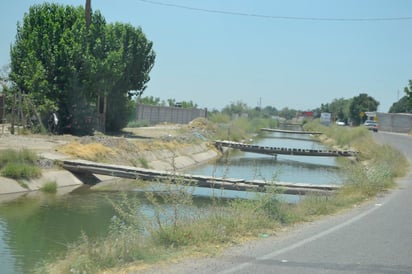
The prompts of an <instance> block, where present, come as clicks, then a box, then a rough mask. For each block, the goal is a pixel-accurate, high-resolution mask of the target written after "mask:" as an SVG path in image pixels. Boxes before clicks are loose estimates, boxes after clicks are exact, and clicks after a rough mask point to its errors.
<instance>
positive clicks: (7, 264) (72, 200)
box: [0, 132, 341, 274]
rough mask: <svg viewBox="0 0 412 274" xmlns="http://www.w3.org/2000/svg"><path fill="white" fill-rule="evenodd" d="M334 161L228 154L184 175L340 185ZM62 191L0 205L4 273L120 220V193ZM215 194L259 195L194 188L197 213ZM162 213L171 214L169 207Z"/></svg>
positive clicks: (266, 142) (295, 142) (287, 138)
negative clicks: (117, 217) (114, 219)
mask: <svg viewBox="0 0 412 274" xmlns="http://www.w3.org/2000/svg"><path fill="white" fill-rule="evenodd" d="M256 144H257V145H260V146H276V147H294V148H299V147H300V148H311V149H324V147H323V146H322V145H321V144H319V143H317V142H315V141H313V140H312V139H311V138H310V137H309V136H302V135H298V134H292V135H291V134H289V133H288V134H287V133H280V132H276V133H267V136H266V138H264V139H261V140H259V141H257V142H256ZM335 160H336V157H309V156H296V155H294V156H291V155H278V156H277V157H274V156H270V155H262V154H256V153H250V152H239V151H238V150H230V151H229V153H228V154H227V155H226V156H225V157H223V158H222V159H220V160H219V161H216V162H213V163H210V164H208V165H205V166H200V167H196V168H194V169H190V170H185V171H184V173H185V174H193V175H202V176H211V175H213V176H214V177H223V178H242V179H244V180H245V181H254V180H263V181H270V180H273V181H276V182H291V183H295V184H299V183H300V184H315V185H322V184H323V185H335V184H340V182H341V176H340V175H339V170H338V169H337V164H336V162H335ZM119 180H120V179H119ZM121 183H122V182H119V184H121ZM135 190H136V191H135V192H130V193H129V194H128V195H130V196H131V197H137V198H138V199H139V202H140V204H141V206H142V209H143V210H144V212H145V214H146V215H148V216H151V215H153V207H152V206H151V204H150V203H149V202H148V201H147V200H146V198H145V195H144V191H147V190H146V189H140V188H138V187H136V189H135ZM59 191H62V192H64V191H66V192H67V194H66V195H63V196H59V195H58V196H55V195H45V194H41V193H38V194H34V193H32V194H30V195H27V196H24V197H21V198H19V199H17V200H12V201H9V202H3V203H0V273H10V274H14V273H30V272H32V271H33V268H34V267H35V266H36V265H37V264H38V263H40V262H42V261H43V260H47V259H50V258H51V259H53V258H56V257H58V256H59V255H61V254H63V252H64V251H65V250H66V247H67V245H68V244H70V243H73V242H74V241H76V240H78V239H79V237H80V235H81V234H82V233H85V234H86V235H88V236H89V237H92V238H93V237H97V236H99V235H105V234H106V233H107V232H108V230H109V224H110V220H111V218H112V217H113V216H114V215H115V214H116V213H115V211H114V209H113V206H112V205H111V202H110V200H112V201H121V200H122V196H121V194H120V193H118V192H96V191H91V190H90V188H89V187H88V186H85V187H83V188H79V189H76V190H72V189H60V190H59ZM153 191H162V189H161V186H160V184H158V185H156V184H154V185H153ZM213 194H214V195H219V197H224V198H226V197H227V198H235V197H241V198H249V197H250V198H253V195H256V193H254V192H249V191H235V190H220V189H219V190H218V189H210V188H199V187H194V189H193V195H194V205H193V207H194V209H195V210H202V211H205V210H208V208H209V207H210V206H211V202H210V198H209V197H210V196H211V195H213ZM248 195H249V196H248ZM288 197H295V198H294V199H297V201H298V200H299V199H303V198H301V197H302V196H296V195H291V196H289V195H288ZM164 207H165V208H166V209H170V208H169V207H168V205H167V204H165V205H164Z"/></svg>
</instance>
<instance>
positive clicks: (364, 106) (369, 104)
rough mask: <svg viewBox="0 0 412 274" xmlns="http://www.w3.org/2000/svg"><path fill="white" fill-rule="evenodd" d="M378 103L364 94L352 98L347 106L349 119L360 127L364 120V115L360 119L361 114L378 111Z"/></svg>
mask: <svg viewBox="0 0 412 274" xmlns="http://www.w3.org/2000/svg"><path fill="white" fill-rule="evenodd" d="M378 106H379V102H378V101H376V100H375V99H374V98H373V97H371V96H368V95H367V94H366V93H361V94H359V95H358V96H355V97H353V99H352V102H351V104H350V106H349V115H350V119H351V120H352V121H353V122H354V124H355V125H360V124H362V122H363V121H364V120H365V119H366V115H365V116H364V117H363V118H362V117H361V116H360V113H361V112H367V111H376V110H377V109H378Z"/></svg>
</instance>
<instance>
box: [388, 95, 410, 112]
mask: <svg viewBox="0 0 412 274" xmlns="http://www.w3.org/2000/svg"><path fill="white" fill-rule="evenodd" d="M389 113H412V100H411V99H410V97H408V96H407V95H405V96H403V97H402V98H401V99H399V101H398V102H395V103H393V104H392V106H391V107H390V108H389Z"/></svg>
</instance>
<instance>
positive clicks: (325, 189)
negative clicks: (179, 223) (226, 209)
mask: <svg viewBox="0 0 412 274" xmlns="http://www.w3.org/2000/svg"><path fill="white" fill-rule="evenodd" d="M61 164H62V167H63V168H65V169H67V170H69V171H72V172H77V173H93V174H102V175H109V176H115V177H121V178H127V179H138V178H139V179H142V180H148V181H169V182H172V183H178V182H181V183H185V184H189V185H195V186H198V187H207V188H216V189H227V190H239V191H262V192H263V191H266V188H267V187H276V188H278V189H279V190H280V191H281V192H282V193H285V194H299V195H305V194H308V193H323V194H326V195H328V194H330V193H331V191H333V190H336V189H338V188H339V186H337V185H311V184H302V183H285V182H266V181H263V180H250V181H247V180H244V179H236V178H223V177H213V176H204V175H192V174H183V173H175V172H168V171H156V170H151V169H145V168H137V167H130V166H119V165H111V164H103V163H96V162H90V161H85V160H64V161H62V163H61Z"/></svg>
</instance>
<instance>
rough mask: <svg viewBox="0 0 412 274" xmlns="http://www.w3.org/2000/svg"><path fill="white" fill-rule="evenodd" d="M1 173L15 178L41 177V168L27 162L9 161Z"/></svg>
mask: <svg viewBox="0 0 412 274" xmlns="http://www.w3.org/2000/svg"><path fill="white" fill-rule="evenodd" d="M1 175H2V176H4V177H9V178H13V179H31V178H36V177H40V175H41V170H40V169H39V168H38V167H36V166H32V165H28V164H26V163H8V164H6V165H5V166H4V167H3V168H2V169H1Z"/></svg>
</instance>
